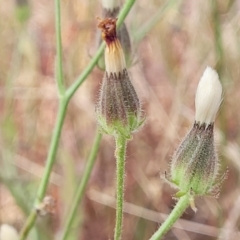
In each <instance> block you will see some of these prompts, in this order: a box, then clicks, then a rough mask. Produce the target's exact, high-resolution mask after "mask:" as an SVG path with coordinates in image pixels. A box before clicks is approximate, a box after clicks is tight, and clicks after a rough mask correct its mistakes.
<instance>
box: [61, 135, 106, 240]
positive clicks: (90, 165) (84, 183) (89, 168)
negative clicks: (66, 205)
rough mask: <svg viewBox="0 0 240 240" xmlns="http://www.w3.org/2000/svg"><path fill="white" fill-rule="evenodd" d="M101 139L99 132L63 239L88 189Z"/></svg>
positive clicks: (77, 191)
mask: <svg viewBox="0 0 240 240" xmlns="http://www.w3.org/2000/svg"><path fill="white" fill-rule="evenodd" d="M101 139H102V134H100V133H97V135H96V137H95V140H94V144H93V147H92V150H91V152H90V155H89V157H88V160H87V165H86V167H85V169H84V174H83V176H82V179H81V182H80V184H79V186H78V188H77V190H76V195H75V197H74V199H73V202H72V204H71V209H70V212H69V214H68V216H67V220H66V225H65V227H64V229H63V236H62V240H66V239H67V237H68V234H69V231H70V229H71V226H72V223H73V220H74V218H75V216H76V213H77V210H78V207H79V203H80V202H81V200H82V197H83V194H84V192H85V189H86V186H87V183H88V179H89V177H90V174H91V172H92V169H93V166H94V163H95V160H96V157H97V153H98V149H99V145H100V142H101Z"/></svg>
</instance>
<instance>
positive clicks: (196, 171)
mask: <svg viewBox="0 0 240 240" xmlns="http://www.w3.org/2000/svg"><path fill="white" fill-rule="evenodd" d="M221 95H222V86H221V83H220V81H219V79H218V75H217V73H216V72H215V71H214V70H213V69H211V68H209V67H207V69H206V70H205V72H204V74H203V76H202V78H201V80H200V82H199V84H198V88H197V93H196V100H195V103H196V116H195V122H194V125H193V127H192V129H191V130H190V131H189V133H188V134H187V135H186V137H185V138H184V139H183V141H182V143H181V144H180V146H179V147H178V149H177V151H176V152H175V154H174V156H173V158H172V162H171V179H170V181H171V182H172V183H174V184H175V185H176V186H177V187H178V188H179V190H180V192H181V193H187V192H190V191H191V193H193V194H195V195H205V194H207V193H209V192H210V191H211V190H212V188H213V185H214V183H215V179H216V176H217V173H218V168H219V160H218V157H217V154H216V150H215V145H214V133H213V129H214V120H215V117H216V113H217V111H218V108H219V106H220V103H221Z"/></svg>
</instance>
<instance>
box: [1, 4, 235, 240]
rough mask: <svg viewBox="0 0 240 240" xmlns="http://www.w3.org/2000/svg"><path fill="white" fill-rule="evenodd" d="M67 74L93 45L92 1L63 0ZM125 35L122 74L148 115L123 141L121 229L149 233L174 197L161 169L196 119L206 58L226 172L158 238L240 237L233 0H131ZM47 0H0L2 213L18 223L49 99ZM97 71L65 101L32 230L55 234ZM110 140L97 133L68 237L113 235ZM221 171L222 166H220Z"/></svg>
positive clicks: (30, 193)
mask: <svg viewBox="0 0 240 240" xmlns="http://www.w3.org/2000/svg"><path fill="white" fill-rule="evenodd" d="M61 4H62V5H61V6H62V44H63V66H64V69H63V71H64V77H65V82H66V85H68V86H69V85H70V84H71V83H73V82H74V80H75V79H76V77H77V76H78V75H79V74H80V73H81V72H82V70H83V69H84V68H85V67H86V65H87V64H88V62H89V61H90V59H91V56H92V55H93V54H94V52H95V51H96V49H97V44H98V40H97V35H98V33H97V31H98V30H97V28H96V25H97V20H96V16H102V10H101V2H100V1H95V0H63V1H61ZM126 25H127V27H128V30H129V34H130V37H131V41H132V51H133V53H132V57H133V65H132V66H131V68H130V69H129V71H130V74H131V76H132V82H133V84H134V86H135V88H136V90H137V92H138V94H139V96H140V98H141V99H142V105H143V109H144V112H145V115H146V117H147V120H146V124H145V125H144V127H143V128H142V129H141V131H139V132H137V133H135V134H134V138H133V140H132V141H130V142H129V145H128V152H127V162H126V173H127V174H126V187H125V200H126V206H125V214H124V231H123V240H125V239H126V240H145V239H146V240H147V239H149V237H150V236H151V235H152V234H153V233H154V231H156V230H157V228H158V226H159V223H160V222H162V217H163V218H164V215H161V213H164V214H168V213H169V212H170V211H171V209H172V208H173V207H174V204H175V201H174V200H173V199H172V196H173V195H174V192H175V191H174V190H173V189H171V188H170V187H169V186H168V185H166V184H164V182H162V180H160V173H163V172H164V171H165V170H168V167H169V162H170V159H171V156H172V154H173V152H174V149H175V148H176V147H177V145H178V144H179V142H180V140H181V139H182V137H183V136H184V135H185V134H186V132H187V131H188V129H189V128H190V127H191V126H192V124H193V121H194V98H195V91H196V86H197V83H198V81H199V79H200V77H201V75H202V73H203V71H204V69H205V68H206V67H207V66H211V67H213V68H215V69H216V70H217V71H218V73H219V76H220V79H221V82H222V84H223V88H224V99H223V103H222V106H221V109H220V113H219V114H218V117H217V121H216V128H215V133H216V142H217V147H218V152H219V155H220V159H221V169H222V173H224V172H225V171H226V169H227V167H228V169H229V173H228V179H227V180H226V181H225V182H224V183H223V186H222V190H221V193H220V196H219V198H218V199H216V198H214V197H204V198H199V199H197V201H196V206H197V208H198V212H197V213H196V214H194V212H193V211H192V210H191V209H188V210H187V212H186V213H185V214H184V215H183V218H184V219H185V220H184V221H182V220H181V221H180V222H179V224H180V225H179V224H178V225H177V226H176V228H173V229H172V231H170V232H169V233H168V234H167V236H166V238H165V239H168V240H175V239H181V240H193V239H194V240H200V239H204V240H213V239H228V240H237V239H240V233H238V231H239V227H240V225H239V224H240V221H239V215H240V188H239V171H240V148H239V144H240V132H239V131H240V110H239V97H240V81H239V79H240V65H239V64H240V2H239V1H237V0H219V1H217V0H209V1H202V0H195V1H192V0H182V1H177V0H176V1H174V0H172V1H161V0H158V1H157V0H149V1H145V0H138V1H136V4H135V5H134V7H133V9H132V10H131V11H130V14H129V16H128V17H127V19H126ZM55 52H56V44H55V25H54V2H53V1H49V0H38V1H37V0H29V1H28V2H27V1H25V0H15V1H14V0H9V1H1V2H0V224H2V223H8V224H10V225H13V226H14V227H16V229H17V230H20V229H21V227H22V226H23V224H24V220H25V219H26V214H28V213H29V210H30V209H31V207H32V204H33V200H34V198H35V196H36V191H37V187H38V184H39V180H40V178H41V176H42V174H43V169H44V164H45V160H46V156H47V152H48V146H49V143H50V140H51V135H52V129H53V127H54V123H55V118H56V111H57V107H58V98H57V88H56V83H55V76H54V68H55ZM102 77H103V72H102V71H101V70H100V69H98V68H95V69H94V71H93V72H92V73H91V75H90V76H89V77H88V79H87V80H86V81H85V82H84V84H83V85H82V86H81V87H80V88H79V90H78V91H77V93H76V94H75V95H74V97H73V99H72V100H71V102H70V105H69V109H68V113H67V118H66V121H65V123H64V128H63V131H62V135H61V142H60V146H59V150H58V155H57V161H56V164H55V167H54V171H53V173H52V177H51V181H50V184H49V189H48V195H51V196H53V198H54V199H55V200H56V209H55V212H54V213H53V214H52V215H49V216H47V217H40V218H39V219H38V221H37V226H38V228H36V229H35V230H33V231H32V233H31V236H30V238H29V239H30V240H35V239H36V240H40V239H49V240H52V239H58V236H60V234H61V230H62V226H63V223H64V220H65V216H66V213H67V211H68V209H69V206H70V204H71V201H72V198H73V195H74V190H75V188H76V186H77V184H78V182H79V181H80V179H81V175H82V173H83V172H84V167H85V163H86V159H87V157H88V154H89V151H90V149H91V146H92V143H93V139H94V136H95V134H96V131H97V124H96V117H95V102H96V101H97V97H98V91H99V88H100V84H101V82H102ZM114 148H115V144H114V140H113V138H112V137H109V136H104V137H103V140H102V143H101V146H100V151H99V153H98V158H97V161H96V164H95V166H94V169H93V172H92V175H91V178H90V181H89V184H88V187H87V191H86V194H85V197H84V200H83V202H82V203H81V205H80V209H79V213H78V216H77V218H76V219H75V223H74V226H73V227H72V232H71V236H70V237H69V240H78V239H79V240H90V239H91V240H107V239H112V238H113V229H114V223H115V209H114V206H115V202H114V196H115V159H114ZM222 173H221V174H222Z"/></svg>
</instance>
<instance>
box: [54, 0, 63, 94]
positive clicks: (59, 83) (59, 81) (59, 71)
mask: <svg viewBox="0 0 240 240" xmlns="http://www.w3.org/2000/svg"><path fill="white" fill-rule="evenodd" d="M55 10H56V14H55V16H56V17H55V27H56V44H57V59H56V62H57V63H56V73H57V76H56V79H57V86H58V92H59V94H60V95H61V96H63V95H64V92H65V87H64V84H63V66H62V37H61V7H60V0H55Z"/></svg>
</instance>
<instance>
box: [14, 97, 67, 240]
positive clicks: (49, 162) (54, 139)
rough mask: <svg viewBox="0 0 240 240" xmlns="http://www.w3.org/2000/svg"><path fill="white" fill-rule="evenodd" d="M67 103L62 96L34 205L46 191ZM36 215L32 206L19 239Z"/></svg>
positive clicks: (32, 223) (21, 239)
mask: <svg viewBox="0 0 240 240" xmlns="http://www.w3.org/2000/svg"><path fill="white" fill-rule="evenodd" d="M67 105H68V101H67V100H66V99H65V98H62V99H61V100H60V105H59V109H58V114H57V119H56V124H55V127H54V131H53V136H52V140H51V144H50V148H49V152H48V157H47V160H46V166H45V168H44V174H43V178H42V180H41V182H40V186H39V188H38V192H37V198H36V200H35V204H34V205H35V207H36V206H38V205H39V204H40V203H41V201H42V200H43V198H44V196H45V193H46V189H47V185H48V182H49V178H50V174H51V171H52V167H53V164H54V160H55V158H56V153H57V148H58V144H59V140H60V134H61V130H62V126H63V122H64V119H65V116H66V110H67ZM36 217H37V212H36V209H35V208H34V209H32V211H31V213H30V215H29V216H28V218H27V221H26V224H25V226H24V227H23V229H22V230H21V232H20V238H19V240H24V239H25V238H26V237H27V235H28V233H29V231H30V230H31V228H32V227H33V225H34V222H35V220H36Z"/></svg>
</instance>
